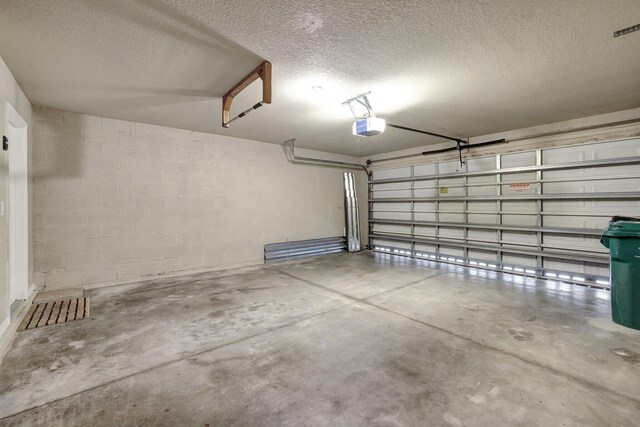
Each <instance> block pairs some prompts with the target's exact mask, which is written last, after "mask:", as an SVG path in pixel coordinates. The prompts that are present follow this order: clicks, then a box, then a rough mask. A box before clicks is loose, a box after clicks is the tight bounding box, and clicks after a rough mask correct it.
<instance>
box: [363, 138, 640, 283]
mask: <svg viewBox="0 0 640 427" xmlns="http://www.w3.org/2000/svg"><path fill="white" fill-rule="evenodd" d="M369 198H370V199H369V201H370V203H369V208H370V213H369V218H370V226H369V230H370V233H369V234H370V235H369V237H370V245H371V246H372V248H373V249H374V250H378V251H382V252H389V253H395V254H398V255H406V256H413V257H418V258H425V259H432V260H438V261H444V262H452V263H456V264H464V265H469V266H478V267H482V268H488V269H493V270H498V271H506V272H515V273H518V274H524V275H529V276H536V277H546V278H552V279H559V280H562V281H567V282H573V283H578V284H585V285H589V286H597V287H608V286H609V279H608V271H609V267H608V255H607V251H606V249H605V248H604V247H602V245H601V244H600V242H599V240H600V233H601V231H602V230H603V229H604V228H605V227H606V225H607V223H608V221H609V220H610V218H611V217H612V216H613V215H626V216H640V138H627V139H622V140H616V141H606V142H598V143H589V144H580V145H572V146H565V147H553V148H543V149H539V150H534V151H524V152H517V153H507V154H498V155H491V156H485V157H476V158H470V159H468V160H467V161H466V162H465V165H464V167H463V168H462V170H461V166H460V165H459V163H458V162H457V161H446V162H438V163H432V164H419V165H418V164H416V165H412V166H405V167H398V168H395V169H383V170H376V171H374V172H373V177H372V181H371V184H370V194H369Z"/></svg>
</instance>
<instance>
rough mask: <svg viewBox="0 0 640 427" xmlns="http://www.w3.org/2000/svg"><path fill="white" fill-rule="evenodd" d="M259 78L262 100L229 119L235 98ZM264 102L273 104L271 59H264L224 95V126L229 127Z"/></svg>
mask: <svg viewBox="0 0 640 427" xmlns="http://www.w3.org/2000/svg"><path fill="white" fill-rule="evenodd" d="M258 78H260V79H261V80H262V101H260V102H258V103H257V104H255V105H254V106H253V107H251V108H249V109H248V110H245V111H243V112H242V113H240V114H238V115H237V116H235V117H234V118H232V119H229V111H231V103H232V102H233V98H234V97H236V96H237V95H238V94H239V93H240V92H242V91H243V90H245V89H246V88H247V87H248V86H249V85H250V84H251V83H253V82H254V81H256V80H257V79H258ZM263 104H271V62H269V61H263V62H262V64H260V65H258V67H257V68H256V69H255V70H253V71H252V72H250V73H249V74H247V76H246V77H245V78H244V79H242V80H240V82H239V83H238V84H236V85H235V86H234V87H232V88H231V90H229V92H227V93H226V94H225V95H224V96H223V97H222V127H225V128H228V127H229V123H231V122H232V121H234V120H237V119H239V118H242V117H244V116H246V115H247V114H249V113H250V112H251V111H253V110H256V109H258V108H260V107H262V105H263Z"/></svg>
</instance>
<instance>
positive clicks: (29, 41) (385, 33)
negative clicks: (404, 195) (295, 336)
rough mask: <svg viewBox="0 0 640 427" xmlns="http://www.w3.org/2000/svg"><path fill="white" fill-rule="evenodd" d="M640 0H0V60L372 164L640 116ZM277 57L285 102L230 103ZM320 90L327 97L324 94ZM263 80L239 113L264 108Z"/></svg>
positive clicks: (92, 102)
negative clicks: (444, 146) (362, 126)
mask: <svg viewBox="0 0 640 427" xmlns="http://www.w3.org/2000/svg"><path fill="white" fill-rule="evenodd" d="M638 23H640V1H638V0H607V1H603V0H536V1H531V0H492V1H489V0H485V1H483V0H466V1H464V0H459V1H451V0H431V1H426V0H423V1H408V0H368V1H364V0H363V1H356V0H351V1H345V0H327V1H322V2H320V1H318V2H310V1H306V0H299V1H293V0H290V1H260V2H258V1H253V0H222V1H207V2H204V1H196V0H127V1H116V0H16V1H10V0H0V55H1V56H2V57H3V58H4V59H5V62H7V64H8V66H9V68H10V69H11V70H12V71H13V73H14V74H15V76H16V78H17V80H18V81H19V83H20V84H21V86H22V88H23V90H24V91H25V92H26V94H27V96H28V97H29V99H30V100H31V101H32V103H33V104H36V105H46V106H50V107H56V108H62V109H66V110H70V111H78V112H84V113H89V114H96V115H102V116H106V117H112V118H119V119H124V120H131V121H139V122H146V123H154V124H161V125H166V126H175V127H180V128H187V129H192V130H200V131H205V132H215V133H220V134H228V135H232V136H238V137H243V138H250V139H255V140H259V141H265V142H272V143H280V142H282V141H284V140H286V139H289V138H297V143H296V144H297V145H298V146H301V147H308V148H315V149H319V150H324V151H330V152H336V153H343V154H352V155H361V156H365V155H368V154H374V153H380V152H386V151H394V150H400V149H406V148H410V147H415V146H422V145H425V144H428V143H432V142H441V140H438V139H432V138H431V139H430V138H428V137H425V136H422V135H417V134H412V133H408V132H404V131H400V130H396V129H388V130H387V132H385V134H383V135H380V136H377V137H373V138H360V139H358V138H356V137H353V136H352V135H351V122H352V117H351V116H350V112H349V110H348V109H347V108H346V107H343V106H341V105H340V103H341V101H343V100H345V99H347V98H350V97H352V96H354V95H357V94H359V93H361V92H364V91H369V90H371V91H372V95H371V97H370V99H371V102H372V104H373V107H374V109H375V111H376V113H377V114H378V115H379V116H381V117H383V118H385V119H387V121H389V122H392V123H396V124H400V125H406V126H412V127H417V128H422V129H426V130H431V131H434V132H440V133H446V134H451V135H454V136H460V137H469V136H477V135H482V134H487V133H492V132H497V131H501V130H508V129H514V128H520V127H526V126H533V125H537V124H542V123H550V122H555V121H560V120H566V119H571V118H576V117H581V116H587V115H593V114H599V113H604V112H610V111H616V110H621V109H626V108H633V107H638V106H640V54H639V52H640V32H636V33H632V34H629V35H626V36H623V37H620V38H615V39H614V38H613V32H614V31H615V30H617V29H620V28H624V27H627V26H630V25H634V24H638ZM262 58H265V59H268V60H269V61H271V62H272V63H273V73H274V98H273V104H271V105H268V106H265V107H263V108H261V109H259V110H256V111H255V112H254V113H252V114H251V115H249V116H247V117H246V118H244V119H241V120H238V121H236V122H234V123H233V124H232V127H231V128H230V129H223V128H222V127H221V126H220V104H221V101H220V97H221V96H222V94H224V93H225V92H226V91H227V90H228V89H229V88H230V87H231V86H232V85H233V84H234V83H236V82H237V81H238V80H240V79H241V78H242V77H244V75H245V74H246V73H247V72H249V71H250V70H251V69H253V68H254V67H255V66H256V65H258V64H259V63H260V61H261V59H262ZM315 85H321V86H322V87H323V88H324V90H323V92H322V94H321V96H315V95H314V94H313V93H312V92H311V87H312V86H315ZM258 89H259V87H258V85H256V84H254V85H253V86H252V87H251V88H250V89H249V90H248V91H247V92H243V93H242V94H241V95H240V96H239V97H238V98H237V101H236V102H235V103H234V109H233V110H232V114H234V113H237V112H238V111H240V110H241V109H243V108H247V107H248V106H250V105H252V104H253V103H255V102H256V101H258V100H259V93H260V92H259V90H258Z"/></svg>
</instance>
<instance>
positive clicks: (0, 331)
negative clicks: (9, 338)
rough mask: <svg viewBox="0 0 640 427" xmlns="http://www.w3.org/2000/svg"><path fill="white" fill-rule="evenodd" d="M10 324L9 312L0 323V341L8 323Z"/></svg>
mask: <svg viewBox="0 0 640 427" xmlns="http://www.w3.org/2000/svg"><path fill="white" fill-rule="evenodd" d="M10 324H11V314H9V315H8V316H7V317H6V318H5V319H4V320H3V321H2V323H0V342H1V341H2V338H1V337H2V336H3V335H4V333H5V332H6V330H7V329H9V325H10Z"/></svg>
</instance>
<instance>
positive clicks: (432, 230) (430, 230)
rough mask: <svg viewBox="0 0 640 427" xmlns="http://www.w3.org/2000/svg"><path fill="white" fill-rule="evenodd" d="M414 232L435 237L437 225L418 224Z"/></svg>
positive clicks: (418, 234)
mask: <svg viewBox="0 0 640 427" xmlns="http://www.w3.org/2000/svg"><path fill="white" fill-rule="evenodd" d="M414 232H415V234H416V236H424V237H435V236H436V227H425V226H416V227H415V231H414Z"/></svg>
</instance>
